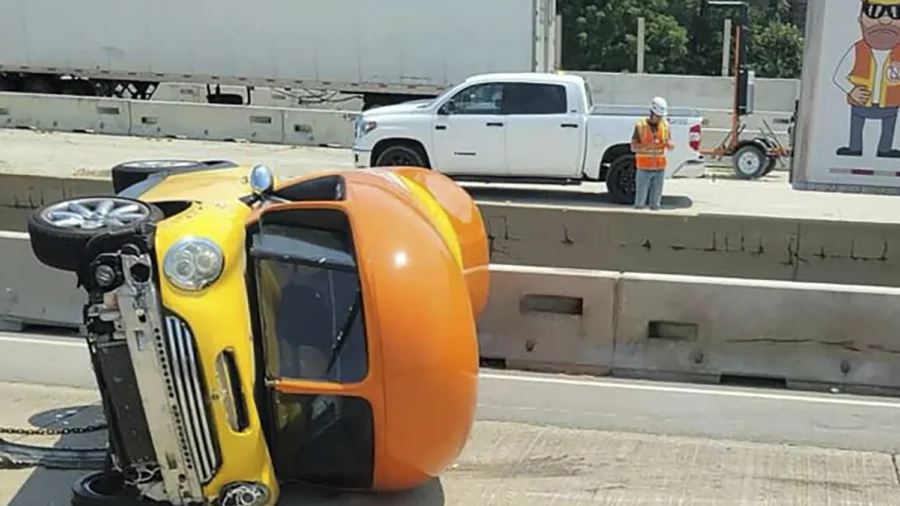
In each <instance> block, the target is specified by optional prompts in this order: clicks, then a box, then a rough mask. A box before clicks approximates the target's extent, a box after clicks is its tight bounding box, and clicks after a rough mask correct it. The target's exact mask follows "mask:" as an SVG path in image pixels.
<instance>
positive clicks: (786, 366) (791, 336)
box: [0, 232, 900, 393]
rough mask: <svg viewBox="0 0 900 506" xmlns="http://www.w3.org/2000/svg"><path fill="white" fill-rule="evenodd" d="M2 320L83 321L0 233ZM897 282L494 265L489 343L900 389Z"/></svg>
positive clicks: (693, 372)
mask: <svg viewBox="0 0 900 506" xmlns="http://www.w3.org/2000/svg"><path fill="white" fill-rule="evenodd" d="M0 255H2V258H3V259H4V264H5V265H7V266H10V267H8V268H6V269H3V270H2V271H0V290H2V292H0V293H2V297H0V322H4V323H5V326H7V327H16V326H21V325H27V324H41V325H54V326H60V327H69V328H77V327H79V326H80V325H81V308H82V305H83V303H84V297H85V296H84V294H83V292H81V291H80V290H78V289H76V287H75V276H74V275H72V274H69V273H65V272H61V271H56V270H53V269H49V268H47V267H45V266H43V265H40V264H39V263H38V262H37V261H36V260H35V259H34V258H33V256H32V253H31V247H30V244H29V242H28V235H27V234H24V233H10V232H2V233H0ZM897 307H900V288H886V287H874V286H854V285H832V284H819V283H798V282H787V281H772V280H766V281H763V280H749V279H735V278H716V277H705V276H682V275H666V274H647V273H640V274H639V273H620V272H611V271H589V270H579V269H555V268H548V267H527V266H513V265H492V266H491V295H490V300H489V303H488V307H487V310H486V312H485V314H484V316H483V317H482V320H481V321H480V322H479V335H480V341H481V343H480V344H481V356H482V358H483V359H486V360H488V361H491V362H494V363H496V362H500V363H502V364H503V365H505V366H506V367H510V368H516V369H525V370H536V371H548V372H567V373H587V374H597V375H603V374H612V375H616V376H626V377H647V378H664V379H691V380H701V381H709V382H715V381H719V380H721V379H722V378H724V377H734V376H738V377H749V378H768V379H770V380H772V379H774V380H776V381H780V382H784V383H785V384H786V385H787V386H788V387H804V388H809V387H813V388H825V387H827V388H831V387H835V386H837V387H839V388H841V389H843V390H846V391H853V392H865V393H884V392H892V393H896V392H897V391H898V390H900V338H898V337H896V329H897V328H900V312H898V311H897Z"/></svg>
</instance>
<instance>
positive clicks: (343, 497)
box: [0, 405, 445, 506]
mask: <svg viewBox="0 0 900 506" xmlns="http://www.w3.org/2000/svg"><path fill="white" fill-rule="evenodd" d="M102 421H103V410H102V408H101V407H100V406H99V405H89V406H73V407H67V408H60V409H53V410H49V411H43V412H40V413H37V414H35V415H32V416H31V417H30V418H29V419H28V423H29V424H30V426H31V427H33V428H50V429H60V428H64V427H84V426H87V425H93V424H97V423H101V422H102ZM48 439H49V437H48ZM20 442H22V443H25V444H33V445H41V444H45V443H43V442H42V441H40V438H37V437H31V436H29V437H26V438H24V439H23V440H21V441H20ZM105 445H106V431H99V432H94V433H90V434H72V435H66V436H61V437H60V438H59V440H58V441H57V443H56V444H55V445H53V447H55V448H102V447H104V446H105ZM27 471H30V472H31V474H30V475H29V476H28V477H27V478H26V479H25V481H24V483H23V484H22V485H21V487H19V490H18V492H16V494H15V496H14V497H13V498H12V500H11V501H10V502H9V503H8V505H6V506H69V503H70V500H71V492H70V490H71V485H72V483H73V482H74V481H75V480H76V479H78V478H79V477H80V476H82V475H84V474H87V473H89V472H90V471H82V470H74V471H63V470H56V469H45V468H33V469H31V470H26V471H23V472H27ZM7 472H19V471H5V470H0V473H7ZM7 486H8V485H7ZM444 502H445V499H444V489H443V486H442V485H441V482H440V480H439V479H433V480H431V481H430V482H428V483H426V484H425V485H423V486H422V487H419V488H418V489H415V490H411V491H407V492H397V493H389V494H364V493H344V492H338V491H333V490H325V489H319V488H314V487H306V486H300V485H290V484H286V485H285V486H284V488H283V489H282V492H281V499H280V500H279V501H278V505H279V506H300V505H303V506H350V505H352V506H381V505H390V506H443V505H444Z"/></svg>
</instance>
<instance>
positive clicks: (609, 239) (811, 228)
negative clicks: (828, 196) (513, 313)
mask: <svg viewBox="0 0 900 506" xmlns="http://www.w3.org/2000/svg"><path fill="white" fill-rule="evenodd" d="M594 197H595V198H599V196H594ZM476 199H477V194H476ZM479 208H480V210H481V214H482V217H483V219H484V221H485V223H486V225H487V229H488V234H489V236H490V238H491V261H492V262H494V263H503V264H515V265H532V266H543V265H553V266H557V267H563V268H576V269H603V270H611V271H627V272H651V273H670V274H683V275H702V276H722V277H738V278H759V279H772V280H783V281H806V282H824V283H846V284H858V285H875V286H900V256H898V255H895V252H896V251H900V225H898V224H889V223H854V222H841V221H825V220H801V219H785V218H776V217H757V216H739V215H714V214H699V215H677V214H648V213H635V212H629V211H628V210H622V209H614V208H600V207H594V208H590V207H586V206H585V207H575V206H573V207H561V206H537V205H521V204H508V203H500V202H480V203H479Z"/></svg>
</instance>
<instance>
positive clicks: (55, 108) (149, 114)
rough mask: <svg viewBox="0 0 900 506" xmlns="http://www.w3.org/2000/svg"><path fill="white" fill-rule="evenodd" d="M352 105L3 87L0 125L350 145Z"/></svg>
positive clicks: (715, 120) (706, 142) (713, 122)
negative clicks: (243, 102) (217, 102)
mask: <svg viewBox="0 0 900 506" xmlns="http://www.w3.org/2000/svg"><path fill="white" fill-rule="evenodd" d="M703 114H704V118H705V121H704V135H703V148H704V149H707V148H714V147H716V146H717V145H718V144H719V143H721V142H722V140H723V139H724V137H725V135H726V132H727V130H728V129H727V128H726V127H727V126H728V125H730V122H731V119H730V116H729V114H730V113H729V112H728V111H724V110H705V111H703ZM358 116H359V112H355V111H338V110H331V109H299V108H293V107H259V106H244V105H214V104H196V103H190V102H163V101H155V100H130V99H118V98H98V97H78V96H69V95H42V94H29V93H9V92H6V93H0V127H5V128H35V129H40V130H51V131H67V132H86V133H101V134H110V135H131V136H141V137H165V138H185V139H198V140H212V141H241V140H243V141H248V142H260V143H271V144H289V145H294V146H333V147H343V148H346V147H350V145H351V144H352V123H353V121H355V120H356V118H357V117H358ZM789 116H790V113H780V112H777V111H761V112H760V113H758V114H757V115H755V116H753V117H749V118H747V121H748V123H747V130H746V132H745V133H744V134H743V135H742V137H754V136H756V135H757V131H758V130H759V128H760V127H761V125H762V123H761V120H762V119H767V120H768V121H769V122H770V123H772V124H773V125H772V126H773V128H775V129H776V130H777V133H776V135H777V136H778V139H779V142H782V143H787V142H788V138H787V134H786V133H785V132H784V131H783V130H784V128H783V127H782V126H780V125H779V124H778V123H777V121H776V120H779V119H783V118H786V117H789Z"/></svg>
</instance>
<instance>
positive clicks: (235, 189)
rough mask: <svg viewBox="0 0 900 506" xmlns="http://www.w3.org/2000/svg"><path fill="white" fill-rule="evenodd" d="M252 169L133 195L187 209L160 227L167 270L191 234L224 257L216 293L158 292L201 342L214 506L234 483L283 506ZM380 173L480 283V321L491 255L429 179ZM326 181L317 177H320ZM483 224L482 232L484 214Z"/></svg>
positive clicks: (159, 256)
mask: <svg viewBox="0 0 900 506" xmlns="http://www.w3.org/2000/svg"><path fill="white" fill-rule="evenodd" d="M249 170H250V168H249V167H246V166H242V167H234V168H222V169H213V170H206V171H196V172H187V173H182V174H178V173H175V174H171V175H168V176H166V177H164V178H160V180H158V181H156V182H154V184H152V185H147V186H146V187H144V188H141V189H140V190H139V191H138V192H133V193H132V194H131V195H129V196H130V197H132V198H136V199H139V200H141V201H144V202H147V203H153V204H157V205H159V206H161V207H164V206H166V205H178V206H184V207H185V208H184V210H182V211H180V212H178V213H177V214H174V215H172V216H170V217H167V218H165V219H163V220H161V221H159V222H158V223H157V224H156V230H155V235H154V241H155V255H156V263H157V265H160V266H161V265H163V261H164V256H165V254H166V252H167V251H169V249H170V248H171V247H172V246H173V245H174V244H175V243H176V242H177V241H179V240H180V239H182V238H185V237H188V236H199V237H204V238H206V239H209V240H211V241H212V242H214V243H215V244H216V245H218V246H219V248H221V250H222V252H223V254H224V259H225V261H224V268H223V271H222V274H221V275H220V276H219V278H218V279H217V280H216V281H215V282H214V283H213V284H211V285H210V286H209V287H207V288H205V289H202V290H200V291H185V290H182V289H179V288H178V287H176V286H174V285H173V284H172V283H171V282H170V281H169V280H168V279H167V277H166V276H163V275H160V276H158V283H159V288H158V290H159V295H160V299H161V304H162V306H163V308H164V310H167V311H168V312H170V313H171V314H173V315H175V316H177V317H178V318H180V319H181V320H182V322H184V323H185V324H186V325H187V327H188V328H189V329H190V332H191V333H192V335H193V336H194V339H195V341H196V346H197V350H198V353H199V363H200V365H201V370H202V374H203V376H204V380H205V384H206V385H207V389H208V394H209V399H208V400H207V401H208V409H209V412H210V415H211V418H212V423H213V432H214V434H215V438H216V439H217V441H216V446H217V447H218V450H219V453H220V462H219V466H218V469H217V470H216V471H215V473H214V474H213V476H212V478H211V479H210V480H209V481H207V482H206V483H204V484H203V494H204V496H205V497H206V499H207V500H209V501H210V502H213V501H216V500H219V499H220V494H221V492H222V489H223V487H224V486H226V485H227V484H229V483H234V482H242V481H243V482H248V481H249V482H258V483H261V484H264V485H265V486H266V487H268V489H269V490H270V491H271V496H270V499H269V502H267V503H266V505H267V506H271V505H273V504H275V502H276V501H277V498H278V495H279V484H278V479H277V477H276V472H275V468H274V465H273V459H272V457H271V455H270V451H269V448H268V446H267V440H266V434H265V431H264V428H263V426H262V423H261V421H260V416H259V412H258V407H257V405H256V399H255V396H254V392H255V389H256V387H257V385H256V384H255V383H256V381H257V378H258V373H257V371H256V368H257V367H258V366H257V365H256V364H255V361H254V343H253V331H252V317H253V315H251V314H250V311H249V309H248V307H249V305H248V288H247V283H246V279H245V267H246V265H247V262H248V253H247V249H246V241H247V232H246V231H247V228H246V224H247V223H248V222H250V221H251V220H252V219H253V217H254V213H258V212H259V210H254V209H251V207H249V206H248V205H246V204H245V203H243V202H241V201H240V200H239V199H240V198H241V197H245V196H247V195H250V194H252V190H251V186H250V183H249V181H248V174H249ZM376 172H378V173H379V174H381V175H383V176H384V177H388V178H391V179H392V180H393V181H394V182H398V183H400V184H401V185H403V186H405V187H406V189H407V190H408V191H409V194H410V195H411V196H412V198H413V199H415V200H416V201H417V203H418V205H419V208H420V209H421V211H422V212H423V213H425V214H427V215H428V221H430V223H431V224H432V225H433V226H434V227H435V229H436V230H437V231H438V232H439V233H440V235H441V237H443V239H444V241H445V242H446V245H447V246H448V248H449V249H450V251H451V252H452V256H453V258H454V260H455V262H456V263H457V264H458V266H459V268H460V269H462V270H463V271H465V272H466V276H467V277H468V278H467V279H471V280H476V281H477V282H473V283H470V285H471V286H470V288H469V289H470V292H471V294H472V305H473V309H474V313H475V316H476V317H477V316H478V315H480V313H481V311H482V310H483V306H484V304H485V302H486V287H487V285H486V283H487V281H486V280H487V251H486V249H485V250H484V251H481V250H480V249H478V251H477V252H476V253H471V252H469V253H467V252H466V251H464V248H463V245H464V243H465V238H464V237H461V236H460V233H463V234H464V233H465V232H464V228H461V226H460V225H459V224H458V223H454V222H453V221H452V219H451V218H452V216H450V215H448V213H447V212H446V211H445V207H444V206H445V205H446V203H443V204H442V203H441V202H440V201H439V200H438V199H437V198H436V197H435V195H433V194H432V192H430V191H429V189H428V182H427V181H426V179H423V178H422V177H419V176H416V177H407V176H404V175H403V174H402V172H401V173H397V172H389V171H376ZM322 175H323V173H317V174H315V176H316V177H321V176H322ZM417 178H418V180H417ZM302 179H303V178H300V179H299V180H302ZM297 181H298V179H295V180H293V181H290V182H288V183H296V182H297ZM277 187H278V186H277V185H276V188H277ZM472 207H474V206H472ZM475 212H476V213H477V209H476V211H475ZM477 219H478V220H479V226H480V216H477ZM481 233H482V237H480V239H479V238H477V237H476V238H475V239H472V241H476V242H477V241H478V240H480V241H481V242H484V238H483V231H482V232H481ZM476 249H477V248H476ZM223 350H231V351H232V352H233V356H234V358H235V360H236V365H237V369H238V371H239V375H240V382H241V387H242V391H243V392H244V394H245V395H244V396H243V397H244V399H245V402H246V413H247V415H248V417H249V418H248V422H249V423H248V424H247V427H246V428H245V429H243V430H236V429H235V428H234V427H233V422H232V421H233V419H234V416H235V414H234V409H235V407H234V399H231V398H230V397H229V395H228V380H227V378H223V377H222V376H223V375H222V370H221V369H219V367H218V366H217V364H218V360H219V356H220V354H221V353H222V352H223Z"/></svg>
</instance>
